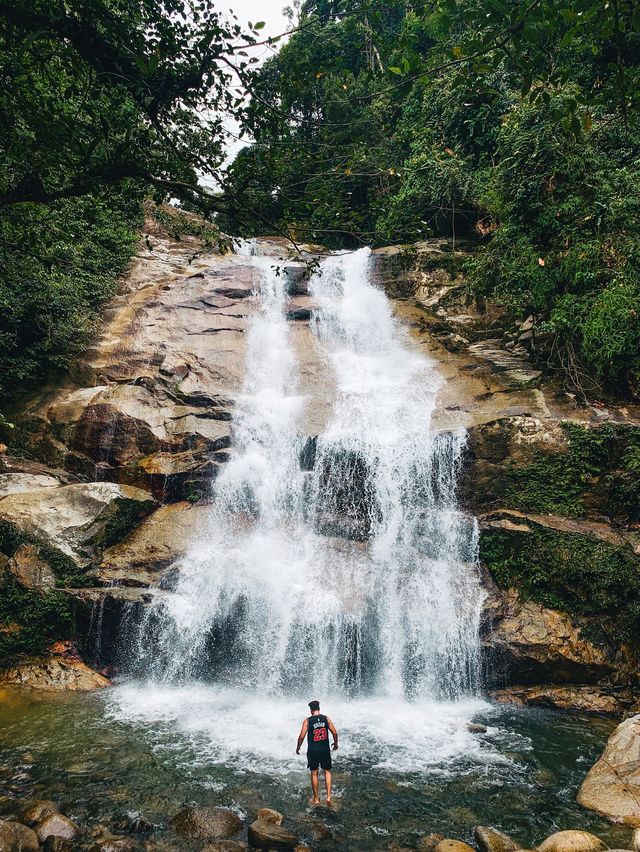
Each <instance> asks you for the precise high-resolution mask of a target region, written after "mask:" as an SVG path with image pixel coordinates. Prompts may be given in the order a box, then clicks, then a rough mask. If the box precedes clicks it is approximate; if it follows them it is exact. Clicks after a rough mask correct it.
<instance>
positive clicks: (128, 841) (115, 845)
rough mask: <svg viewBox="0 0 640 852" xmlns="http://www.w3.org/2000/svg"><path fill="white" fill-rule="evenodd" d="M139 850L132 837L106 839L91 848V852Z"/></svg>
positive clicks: (131, 851) (133, 851)
mask: <svg viewBox="0 0 640 852" xmlns="http://www.w3.org/2000/svg"><path fill="white" fill-rule="evenodd" d="M138 848H139V846H138V843H137V841H135V840H133V839H132V838H131V837H116V836H114V837H105V838H102V839H101V840H98V841H96V842H95V843H94V844H92V846H91V847H90V849H91V852H135V851H136V850H137V849H138Z"/></svg>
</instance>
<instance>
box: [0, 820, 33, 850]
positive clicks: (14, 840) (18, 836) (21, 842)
mask: <svg viewBox="0 0 640 852" xmlns="http://www.w3.org/2000/svg"><path fill="white" fill-rule="evenodd" d="M0 849H2V852H38V849H39V844H38V838H37V836H36V833H35V831H32V829H30V828H27V826H26V825H20V823H19V822H10V821H9V820H4V819H0Z"/></svg>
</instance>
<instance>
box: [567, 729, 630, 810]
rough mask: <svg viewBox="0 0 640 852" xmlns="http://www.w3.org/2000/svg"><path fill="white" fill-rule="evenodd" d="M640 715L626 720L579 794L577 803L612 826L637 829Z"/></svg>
mask: <svg viewBox="0 0 640 852" xmlns="http://www.w3.org/2000/svg"><path fill="white" fill-rule="evenodd" d="M639 767H640V715H637V716H631V717H630V718H629V719H625V720H624V722H622V723H621V724H620V725H618V727H617V728H616V729H615V731H614V732H613V733H612V734H611V736H610V737H609V739H608V740H607V745H606V746H605V750H604V753H603V754H602V757H600V759H599V760H598V761H597V762H596V763H595V764H594V765H593V766H592V767H591V769H590V770H589V772H588V774H587V777H586V778H585V779H584V781H583V783H582V787H580V790H579V791H578V796H577V799H578V802H579V803H580V804H581V805H582V806H583V807H584V808H590V809H591V810H592V811H596V812H597V813H599V814H602V815H603V816H606V817H608V818H609V819H611V820H613V821H614V822H622V823H626V824H627V825H633V826H640V770H639Z"/></svg>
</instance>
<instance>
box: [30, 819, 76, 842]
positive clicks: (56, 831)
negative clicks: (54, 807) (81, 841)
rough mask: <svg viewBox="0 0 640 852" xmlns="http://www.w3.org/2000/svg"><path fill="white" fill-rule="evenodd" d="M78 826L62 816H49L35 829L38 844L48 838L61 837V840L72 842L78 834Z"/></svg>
mask: <svg viewBox="0 0 640 852" xmlns="http://www.w3.org/2000/svg"><path fill="white" fill-rule="evenodd" d="M78 831H79V829H78V826H77V825H76V824H75V823H74V822H71V820H70V819H68V818H67V817H66V816H63V815H62V814H49V816H47V817H45V818H44V819H43V820H41V821H40V822H39V823H38V824H37V825H36V827H35V832H36V835H37V837H38V840H39V841H40V843H44V842H45V840H46V839H47V838H48V837H62V838H63V840H74V839H75V837H76V835H77V834H78Z"/></svg>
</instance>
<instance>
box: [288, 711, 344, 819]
mask: <svg viewBox="0 0 640 852" xmlns="http://www.w3.org/2000/svg"><path fill="white" fill-rule="evenodd" d="M309 710H311V716H309V718H308V719H305V720H304V722H303V723H302V729H301V731H300V736H299V737H298V745H297V746H296V754H300V746H301V745H302V743H303V742H304V738H305V737H306V738H307V765H308V767H309V769H310V770H311V789H312V790H313V804H314V805H319V804H320V797H319V796H318V767H319V766H321V767H322V769H323V770H324V783H325V786H326V788H327V805H328V807H331V750H330V749H329V731H331V735H332V736H333V750H334V751H335V750H336V749H337V748H338V732H337V731H336V729H335V727H334V724H333V722H332V721H331V719H330V718H329V717H328V716H323V715H322V713H321V712H320V702H319V701H310V702H309Z"/></svg>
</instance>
